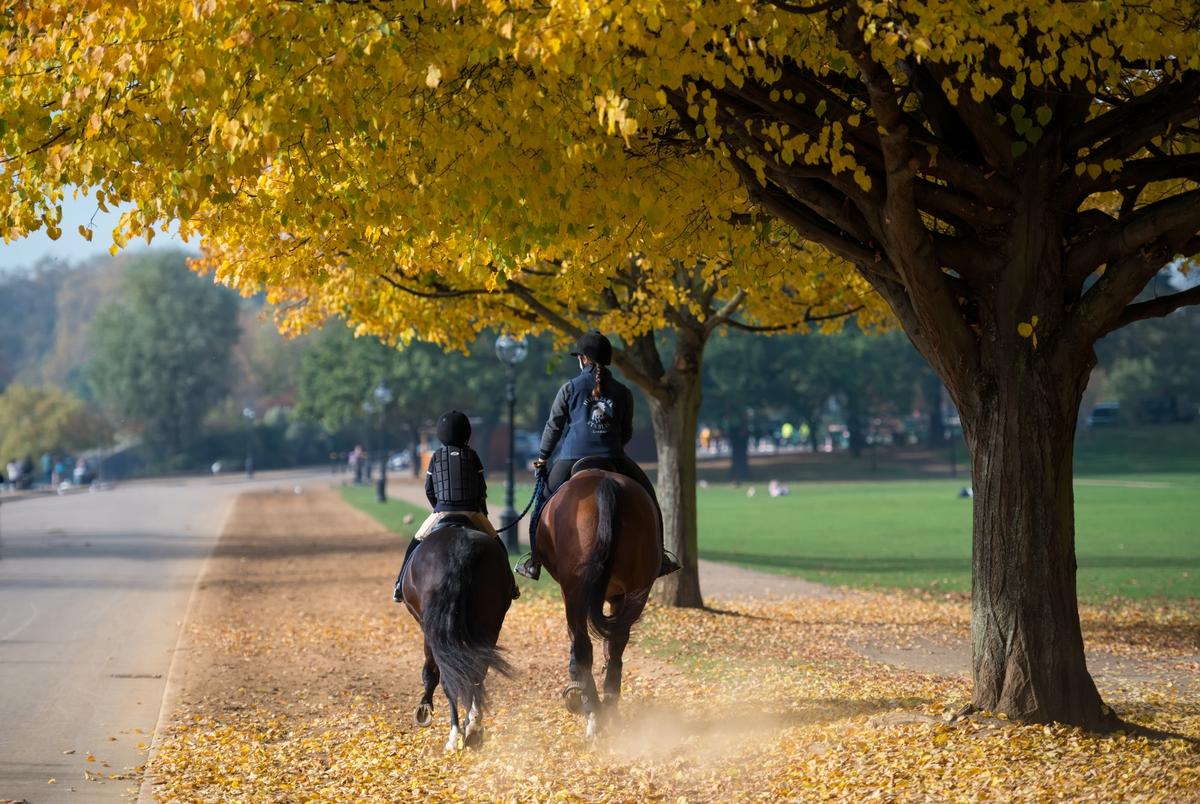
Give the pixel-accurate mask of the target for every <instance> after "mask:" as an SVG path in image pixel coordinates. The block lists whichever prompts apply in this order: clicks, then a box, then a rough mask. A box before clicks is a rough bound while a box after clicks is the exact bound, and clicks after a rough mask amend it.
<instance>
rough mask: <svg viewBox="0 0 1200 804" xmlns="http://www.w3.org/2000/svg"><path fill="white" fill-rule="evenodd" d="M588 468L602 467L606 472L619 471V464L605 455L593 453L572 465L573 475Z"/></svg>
mask: <svg viewBox="0 0 1200 804" xmlns="http://www.w3.org/2000/svg"><path fill="white" fill-rule="evenodd" d="M588 469H601V470H603V471H605V472H615V471H617V465H616V464H615V463H613V462H612V461H611V460H610V459H608V458H605V457H604V456H603V455H592V456H590V457H587V458H580V459H579V460H577V461H575V463H573V464H572V465H571V477H575V475H577V474H579V473H580V472H586V471H587V470H588Z"/></svg>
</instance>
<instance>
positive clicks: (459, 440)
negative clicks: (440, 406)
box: [437, 410, 471, 447]
mask: <svg viewBox="0 0 1200 804" xmlns="http://www.w3.org/2000/svg"><path fill="white" fill-rule="evenodd" d="M437 437H438V441H441V442H442V443H443V444H445V445H446V446H448V447H465V446H466V445H467V442H468V441H470V440H471V421H470V420H469V419H468V418H467V414H465V413H460V412H459V411H457V410H451V411H449V412H447V413H443V414H442V418H440V419H438V423H437Z"/></svg>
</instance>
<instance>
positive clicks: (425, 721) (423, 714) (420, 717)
mask: <svg viewBox="0 0 1200 804" xmlns="http://www.w3.org/2000/svg"><path fill="white" fill-rule="evenodd" d="M413 721H414V722H416V724H417V725H418V726H428V725H430V724H431V723H433V707H432V706H430V705H429V704H424V703H423V704H418V705H417V711H415V712H413Z"/></svg>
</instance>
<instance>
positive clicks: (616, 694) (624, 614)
mask: <svg viewBox="0 0 1200 804" xmlns="http://www.w3.org/2000/svg"><path fill="white" fill-rule="evenodd" d="M645 607H646V597H645V596H644V595H642V596H637V597H629V596H626V595H621V596H620V597H618V598H615V599H613V601H612V609H613V612H614V614H615V615H616V622H615V623H613V629H612V633H611V634H610V635H609V638H608V642H607V644H606V645H605V646H604V648H605V659H606V663H605V668H604V709H605V710H606V712H608V713H609V714H612V712H613V711H615V710H616V708H617V703H618V702H619V701H620V700H621V674H622V671H623V669H624V663H623V660H624V656H625V646H626V645H628V644H629V632H630V630H631V629H632V628H633V624H634V623H635V622H637V620H638V617H640V616H641V615H642V609H644V608H645Z"/></svg>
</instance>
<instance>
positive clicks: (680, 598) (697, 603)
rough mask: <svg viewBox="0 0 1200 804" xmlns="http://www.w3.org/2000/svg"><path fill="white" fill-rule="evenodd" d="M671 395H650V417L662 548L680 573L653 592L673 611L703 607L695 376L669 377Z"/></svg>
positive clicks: (697, 386)
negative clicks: (697, 492) (656, 460)
mask: <svg viewBox="0 0 1200 804" xmlns="http://www.w3.org/2000/svg"><path fill="white" fill-rule="evenodd" d="M673 380H674V382H673V383H672V385H673V387H674V393H673V394H670V395H666V396H651V397H649V399H650V418H651V420H652V421H653V423H654V444H655V448H656V450H657V452H658V478H657V484H656V485H657V489H658V502H659V505H660V506H661V507H662V512H663V544H664V545H665V546H666V549H668V550H670V551H671V552H672V553H674V554H675V556H676V557H677V558H678V559H679V563H680V564H682V565H683V569H681V570H680V571H679V572H676V573H673V574H671V575H668V576H666V577H665V578H661V579H659V581H658V583H657V584H656V587H655V593H656V595H657V596H658V598H659V599H660V600H662V601H663V602H665V603H667V604H668V605H672V606H683V607H689V608H703V606H704V598H703V597H702V596H701V594H700V574H699V569H698V562H697V559H698V557H699V553H698V551H699V544H698V540H697V537H696V527H697V516H696V426H697V422H698V420H699V417H700V372H699V366H697V367H696V371H695V373H690V372H689V373H686V374H685V373H674V377H673Z"/></svg>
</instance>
